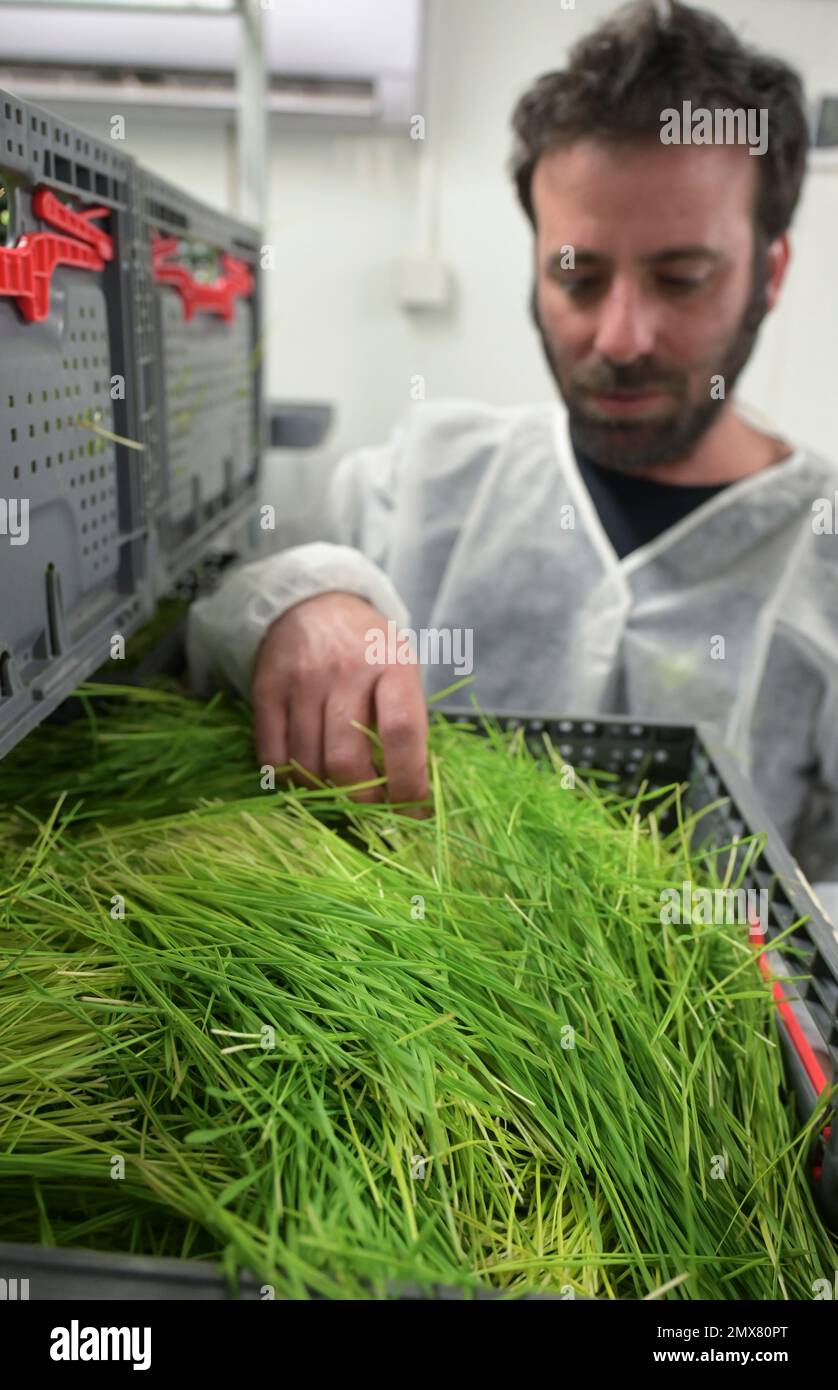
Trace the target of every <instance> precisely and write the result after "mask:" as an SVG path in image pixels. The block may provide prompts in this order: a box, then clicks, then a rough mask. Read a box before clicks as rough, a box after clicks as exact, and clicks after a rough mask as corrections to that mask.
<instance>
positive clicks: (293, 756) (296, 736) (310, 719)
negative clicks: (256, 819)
mask: <svg viewBox="0 0 838 1390" xmlns="http://www.w3.org/2000/svg"><path fill="white" fill-rule="evenodd" d="M288 760H289V762H291V761H293V762H297V763H299V764H300V766H301V767H302V768H304V769H305V771H306V772H308V773H310V774H311V776H312V777H314V778H317V779H318V780H322V778H323V776H324V771H325V770H324V767H323V697H322V695H320V694H315V693H314V692H311V691H306V692H305V693H302V692H299V693H297V694H295V695H292V696H291V699H290V701H289V706H288ZM295 780H302V781H303V782H306V781H307V779H305V778H300V776H299V774H297V777H296V778H295Z"/></svg>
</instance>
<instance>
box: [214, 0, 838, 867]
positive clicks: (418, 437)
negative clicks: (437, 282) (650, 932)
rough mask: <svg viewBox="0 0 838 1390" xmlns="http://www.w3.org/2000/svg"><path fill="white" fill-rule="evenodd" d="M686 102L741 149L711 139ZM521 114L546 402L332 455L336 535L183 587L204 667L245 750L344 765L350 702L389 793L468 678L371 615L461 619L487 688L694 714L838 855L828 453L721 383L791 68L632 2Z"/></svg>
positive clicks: (761, 266) (429, 420) (771, 237)
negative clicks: (234, 703)
mask: <svg viewBox="0 0 838 1390" xmlns="http://www.w3.org/2000/svg"><path fill="white" fill-rule="evenodd" d="M687 102H689V103H690V106H689V108H687V107H685V105H684V104H685V103H687ZM702 111H704V112H706V113H708V114H709V115H711V116H712V115H713V113H722V116H723V121H724V124H723V126H722V128H723V129H724V131H725V132H726V140H727V141H729V143H728V142H719V141H718V140H717V139H712V140H711V141H710V142H707V141H706V140H705V142H703V143H700V142H699V139H700V137H701V134H702V130H703V133H704V135H705V136H706V133H707V129H708V123H707V122H705V124H704V126H703V127H701V126H699V125H697V126H696V128H695V130H692V129H691V128H690V126H689V121H690V119H691V117H690V115H689V114H688V113H689V112H694V113H700V112H702ZM725 112H727V113H730V116H729V117H728V116H724V113H725ZM735 112H740V113H741V116H742V118H743V119H742V120H741V121H740V123H739V124H738V125H737V118H736V117H735V116H734V113H735ZM746 114H748V120H747V121H746V120H745V119H744V117H745V116H746ZM682 115H683V126H682V128H681V139H680V143H676V142H674V140H673V138H672V135H673V130H676V131H677V120H676V118H677V119H681V117H682ZM699 120H703V118H702V117H699ZM709 127H710V129H711V130H718V129H719V122H718V121H716V120H712V119H711V120H710V121H709ZM514 128H515V132H516V137H517V142H516V149H515V155H514V160H513V172H514V177H515V181H516V185H517V189H518V194H519V197H520V200H521V203H522V205H523V207H524V209H525V211H526V213H527V215H528V216H529V218H530V220H531V222H532V225H533V228H534V232H535V266H536V276H535V285H534V290H533V302H532V308H533V314H534V318H535V322H536V325H537V327H538V330H539V332H540V335H541V338H542V342H543V345H544V349H545V352H546V355H547V360H548V362H549V364H550V367H551V370H552V373H553V376H554V377H555V380H556V384H557V386H558V388H559V392H560V394H561V397H562V399H563V402H564V407H563V408H557V407H556V406H555V405H553V404H551V405H545V406H539V407H525V408H517V409H493V408H491V407H488V406H483V405H479V404H476V403H473V402H463V401H442V402H438V403H431V404H428V405H424V406H419V407H416V408H415V409H414V411H413V412H412V413H411V414H410V415H409V416H408V418H407V419H406V421H404V422H403V423H402V425H401V427H400V428H399V429H398V430H397V431H396V433H395V435H394V437H393V439H392V440H391V442H390V443H389V444H388V445H386V446H384V447H379V448H369V449H362V450H360V451H358V452H356V453H354V454H352V455H351V456H350V457H348V458H346V459H344V460H343V462H342V463H341V464H340V465H339V467H338V469H337V471H336V474H335V476H334V480H333V483H332V486H331V490H330V495H329V513H330V522H329V529H328V532H327V534H328V535H329V538H330V539H329V541H328V542H321V543H316V544H312V545H307V546H301V547H296V548H294V549H293V550H289V551H286V552H285V553H284V554H281V555H278V556H273V557H271V558H270V559H268V560H266V561H261V562H258V563H256V564H254V565H251V566H247V567H245V568H243V569H241V570H240V571H239V572H238V573H237V574H234V575H233V576H232V577H231V578H230V579H229V580H228V582H227V583H226V585H225V586H224V587H222V589H221V590H220V592H219V593H218V594H217V595H215V596H214V597H212V598H211V599H209V600H205V601H202V602H200V603H198V604H196V605H195V606H194V612H193V618H192V627H191V637H190V648H191V658H192V664H193V670H194V672H195V676H196V679H197V680H198V681H199V682H206V681H207V680H208V679H210V678H213V677H214V678H218V677H221V678H224V679H226V680H227V681H230V682H232V683H233V684H234V685H236V686H238V688H239V689H240V690H241V691H242V692H244V693H247V692H248V690H250V693H251V694H252V700H253V707H254V719H255V729H256V738H257V746H258V751H259V758H260V761H262V762H266V763H273V764H277V765H279V764H284V763H286V762H287V761H288V760H290V759H295V760H296V761H297V762H298V763H299V764H301V765H302V767H304V768H306V769H308V770H309V771H310V772H311V773H313V774H314V775H316V776H318V777H326V778H329V779H331V780H333V781H335V782H336V783H338V784H341V785H349V784H351V783H354V782H359V781H363V780H365V779H367V778H370V777H373V776H374V775H375V772H374V768H373V764H372V761H371V757H370V749H369V744H368V741H367V739H366V737H365V735H364V734H363V733H362V732H360V731H358V730H357V729H356V728H355V727H354V726H353V721H357V722H358V723H360V724H363V725H370V724H372V723H375V724H376V726H377V728H378V732H379V734H380V736H381V739H382V743H383V750H384V759H385V770H386V775H387V792H388V795H389V797H390V798H391V799H393V800H395V801H405V800H412V799H419V798H422V797H424V796H425V795H426V794H427V791H428V784H427V769H426V759H425V738H426V730H427V717H426V712H425V697H426V696H427V695H429V694H431V693H433V692H435V691H438V690H441V689H443V688H444V687H445V686H446V685H448V684H449V683H450V681H451V679H452V676H453V675H454V674H455V673H454V672H452V670H451V669H450V667H443V666H438V665H434V666H428V667H426V668H425V669H424V671H423V672H422V671H420V669H419V667H418V666H416V665H409V664H404V665H403V664H398V663H397V662H393V661H390V662H389V663H388V664H384V665H381V664H372V663H371V662H370V661H369V660H368V659H367V657H368V654H369V650H370V642H371V637H372V634H373V633H374V632H375V631H378V630H386V628H387V623H388V620H395V621H396V622H398V623H399V624H400V625H403V624H407V623H408V622H409V623H410V624H411V625H412V627H413V629H414V631H416V630H417V629H419V630H422V629H436V630H445V629H450V630H451V631H452V632H457V631H460V630H468V631H469V632H473V637H474V663H475V664H474V680H473V684H472V686H471V691H473V693H474V694H475V695H476V697H477V699H478V701H479V703H480V705H481V707H482V708H483V709H485V710H487V711H499V710H502V709H507V710H509V709H517V710H519V711H530V712H539V713H546V714H555V713H570V714H583V715H585V714H587V715H591V714H594V713H597V712H600V713H630V714H636V715H637V716H638V717H643V718H647V719H654V718H656V717H659V716H662V717H673V716H676V717H678V718H682V719H685V720H691V721H693V720H709V721H711V722H712V723H713V724H714V725H715V726H716V728H717V730H719V731H720V732H721V734H722V735H723V737H724V738H725V740H726V742H727V744H728V745H729V746H730V747H732V748H733V749H735V750H736V751H737V752H738V753H739V754H740V756H741V757H742V759H743V760H744V762H745V763H746V766H747V768H748V770H749V772H750V775H751V777H752V779H753V781H754V783H755V784H756V787H757V789H758V790H759V792H760V793H761V795H762V797H763V799H764V802H765V804H766V807H767V808H768V810H769V813H770V814H771V815H772V817H773V819H774V820H775V822H776V823H777V824H778V827H779V829H780V830H781V832H782V833H783V834H784V835H785V836H786V838H787V839H788V840H789V842H790V843H791V845H792V848H793V849H794V851H795V853H796V854H797V857H798V859H799V860H800V862H801V864H802V865H803V867H804V869H806V870H807V871H808V873H809V875H810V877H811V878H812V879H814V880H822V879H829V880H831V879H838V539H836V537H834V536H832V535H829V534H819V533H818V530H819V528H817V527H816V526H815V524H814V513H813V507H814V508H817V504H818V499H831V498H832V497H833V496H834V495H836V493H838V469H836V468H835V467H833V466H831V465H830V464H828V463H826V462H823V461H821V460H819V459H817V458H814V457H813V456H812V455H811V454H808V453H807V452H805V451H804V450H802V449H798V448H795V447H793V446H792V445H791V444H789V443H787V442H786V441H784V440H782V439H779V438H776V437H775V436H774V435H772V434H770V433H767V432H765V431H764V430H763V429H761V428H759V427H758V426H757V425H756V424H754V423H752V422H750V421H749V420H747V419H746V418H745V416H744V415H743V414H742V413H741V412H740V411H738V410H737V409H736V408H735V407H734V405H733V403H732V400H731V395H732V390H733V386H734V383H735V381H736V379H737V377H738V375H739V372H740V371H741V369H742V367H743V366H744V364H745V362H746V361H747V359H748V357H749V355H750V353H751V351H752V348H753V345H754V342H755V339H756V335H757V331H758V328H759V324H760V322H761V320H762V318H763V316H764V315H765V313H767V312H768V311H769V310H770V309H771V308H773V306H774V304H775V303H776V302H777V298H778V295H779V293H780V288H781V285H782V282H783V278H784V275H785V272H786V267H787V264H788V260H789V245H788V239H787V231H788V227H789V224H790V221H791V218H792V214H793V212H794V208H795V205H796V202H797V198H798V194H799V190H800V184H801V180H802V176H803V172H804V166H805V158H806V147H807V134H806V120H805V114H804V109H803V102H802V93H801V89H800V84H799V81H798V79H797V77H796V76H795V75H794V74H793V73H792V72H791V71H790V69H788V68H787V67H786V66H785V65H784V64H782V63H781V62H778V61H775V60H774V59H772V58H768V57H765V56H762V55H759V54H756V53H753V52H751V51H750V50H747V49H746V48H744V47H743V46H742V45H741V44H740V43H739V41H738V40H737V39H736V37H735V36H734V35H733V34H732V33H731V31H730V30H729V29H728V28H727V27H726V26H725V25H724V24H723V23H722V22H721V21H720V20H718V19H716V18H715V17H713V16H711V15H709V14H707V13H705V12H703V11H700V10H693V9H691V8H688V7H686V6H684V5H682V4H680V3H676V0H671V3H668V4H657V5H656V4H652V3H650V2H649V0H641V3H635V4H632V5H629V6H627V7H626V8H625V9H624V10H622V11H620V12H619V13H618V14H617V15H615V16H614V17H613V18H612V19H611V20H610V21H609V22H608V23H606V24H605V25H603V26H602V27H601V28H599V29H598V30H597V31H596V32H595V33H593V34H591V35H590V36H589V37H588V38H587V39H585V40H584V41H583V42H582V43H581V44H580V45H579V46H578V47H577V49H576V50H575V51H574V53H573V55H572V58H571V62H570V64H569V66H568V67H567V69H565V70H564V71H562V72H557V73H551V74H548V75H547V76H545V77H542V78H541V79H540V81H539V82H537V83H536V84H535V86H534V87H533V88H532V89H531V90H530V91H529V92H527V93H526V94H525V95H524V97H523V98H522V100H521V101H520V103H519V105H518V108H517V110H516V112H515V115H514ZM758 129H759V130H760V131H761V132H762V135H763V136H765V134H766V131H767V139H762V140H761V141H760V145H759V147H758V146H757V141H756V140H755V139H750V138H746V139H743V138H739V139H737V138H735V137H736V135H737V131H738V133H739V136H740V137H742V135H743V133H746V134H747V132H748V131H750V132H751V134H753V135H756V133H757V131H758ZM693 135H695V136H696V138H695V139H693V138H692V136H693ZM688 136H689V142H687V137H688ZM752 150H753V153H752ZM422 677H424V689H423V684H422ZM359 794H360V795H366V796H371V795H377V794H378V793H373V792H370V791H366V792H363V793H359Z"/></svg>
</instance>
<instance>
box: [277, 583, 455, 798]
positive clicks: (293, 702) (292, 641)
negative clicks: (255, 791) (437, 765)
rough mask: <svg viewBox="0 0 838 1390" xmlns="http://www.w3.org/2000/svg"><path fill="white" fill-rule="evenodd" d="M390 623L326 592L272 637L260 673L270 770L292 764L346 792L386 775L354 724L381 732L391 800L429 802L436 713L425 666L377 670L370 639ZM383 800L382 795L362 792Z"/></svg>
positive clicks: (356, 601) (362, 604)
mask: <svg viewBox="0 0 838 1390" xmlns="http://www.w3.org/2000/svg"><path fill="white" fill-rule="evenodd" d="M370 628H377V629H381V630H383V631H385V632H386V630H387V620H386V618H384V617H383V616H382V614H381V613H379V612H378V610H377V609H376V608H373V606H372V604H370V603H367V601H366V600H365V599H362V598H358V597H357V596H356V595H355V594H345V593H328V594H318V595H317V597H316V598H310V599H305V600H304V601H303V602H302V603H297V604H295V605H294V607H293V608H289V609H288V611H287V612H286V613H283V615H282V617H281V618H277V620H276V622H274V623H272V624H271V626H270V627H269V628H268V631H267V632H266V634H265V637H264V639H263V641H262V644H261V646H260V648H259V651H258V652H257V654H256V661H255V664H254V668H253V681H252V692H251V693H252V698H253V711H254V732H255V737H256V747H257V752H258V755H259V760H260V762H261V763H262V764H268V763H269V764H271V765H272V766H274V767H279V766H282V765H283V764H285V763H288V762H291V760H292V759H293V760H294V761H295V762H297V763H299V764H300V766H301V767H303V768H305V770H306V771H307V772H309V773H311V774H312V775H313V776H314V777H316V778H319V779H322V780H326V781H331V782H333V783H335V784H336V785H337V786H348V785H349V784H351V783H353V782H365V781H367V780H368V779H370V778H374V777H376V776H378V775H379V774H378V773H377V772H376V769H375V766H374V764H373V761H372V756H371V745H370V740H369V738H368V737H367V735H366V734H365V733H363V732H362V730H360V729H356V728H353V725H352V721H353V720H356V721H357V723H359V724H363V725H365V726H366V727H367V728H370V727H372V726H375V728H376V729H377V731H378V736H379V738H380V739H381V742H382V745H383V749H384V770H385V773H386V776H387V799H388V800H389V801H394V802H400V801H421V800H423V799H424V798H425V797H427V796H428V795H429V788H428V769H427V736H428V714H427V709H426V706H425V697H424V694H423V691H422V683H421V680H420V676H419V667H418V666H417V665H404V666H401V665H389V664H388V665H383V666H382V665H372V664H371V663H369V662H368V661H367V660H366V657H365V653H366V651H367V649H368V645H369V644H368V642H367V638H366V633H367V632H368V631H369V629H370ZM355 797H356V799H357V800H359V801H380V800H382V799H383V798H382V789H381V788H379V787H373V788H369V789H367V790H366V791H361V792H357V793H355Z"/></svg>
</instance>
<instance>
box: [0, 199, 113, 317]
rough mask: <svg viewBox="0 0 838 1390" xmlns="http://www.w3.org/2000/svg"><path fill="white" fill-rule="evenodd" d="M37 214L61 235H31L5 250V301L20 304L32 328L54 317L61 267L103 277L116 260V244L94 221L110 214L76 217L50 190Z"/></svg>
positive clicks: (0, 289)
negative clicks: (56, 278)
mask: <svg viewBox="0 0 838 1390" xmlns="http://www.w3.org/2000/svg"><path fill="white" fill-rule="evenodd" d="M32 211H33V212H34V214H35V216H36V217H37V218H38V219H39V221H41V222H47V223H48V224H49V225H50V226H52V227H56V228H58V231H56V232H29V233H26V234H24V235H23V236H22V237H20V239H19V240H18V242H17V245H16V246H4V247H0V296H5V297H6V298H8V299H14V300H15V301H16V303H17V307H18V308H19V310H20V312H21V314H22V315H23V317H24V319H25V320H26V322H27V323H42V322H43V321H44V319H46V318H47V317H48V316H49V299H50V291H51V288H52V276H53V271H54V270H55V267H56V266H58V265H71V266H75V267H76V269H78V270H94V271H101V270H104V268H105V263H106V261H111V260H113V255H114V248H113V238H112V237H110V236H109V235H108V233H107V232H104V231H103V230H102V228H101V227H97V226H95V225H94V219H96V218H99V217H104V216H106V215H107V213H108V209H107V208H100V207H94V208H87V209H85V211H84V212H76V211H74V210H73V208H68V207H67V205H66V203H62V202H60V200H59V199H58V198H56V196H55V194H54V193H50V191H49V189H47V188H39V189H37V190H36V192H35V193H34V194H33V195H32Z"/></svg>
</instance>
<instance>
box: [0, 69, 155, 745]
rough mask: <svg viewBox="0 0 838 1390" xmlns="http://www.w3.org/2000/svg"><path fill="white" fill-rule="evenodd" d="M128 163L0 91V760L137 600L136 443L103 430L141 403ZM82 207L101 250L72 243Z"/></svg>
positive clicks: (130, 423) (129, 422) (67, 688)
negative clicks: (55, 254)
mask: <svg viewBox="0 0 838 1390" xmlns="http://www.w3.org/2000/svg"><path fill="white" fill-rule="evenodd" d="M131 172H132V166H131V161H130V159H129V158H128V157H127V156H126V155H125V154H124V153H122V152H121V151H120V150H119V148H118V146H116V145H111V144H109V143H107V142H102V141H99V140H95V139H93V138H92V137H91V136H89V135H87V134H84V133H82V132H81V131H78V130H76V129H75V128H74V127H73V126H71V125H68V124H67V122H66V121H62V120H59V119H57V118H56V117H53V116H51V115H50V114H49V112H47V111H43V110H41V109H40V108H38V107H36V106H33V105H31V104H30V103H28V102H24V101H21V100H19V99H18V98H16V97H14V96H12V95H11V94H9V93H6V92H3V91H0V186H2V194H0V289H2V292H0V499H2V502H3V506H2V508H0V521H2V522H3V525H2V527H0V595H2V604H0V755H2V753H3V752H5V751H7V750H8V749H9V748H10V747H12V746H13V745H14V744H15V743H17V742H18V741H19V739H21V738H22V737H23V736H24V735H25V734H26V733H27V732H28V730H29V729H30V728H32V727H33V726H34V725H35V724H36V723H38V722H39V721H40V720H41V719H42V718H43V717H44V715H45V714H46V713H48V712H49V710H51V709H52V708H54V707H55V706H56V705H57V704H58V703H59V702H60V701H61V700H62V699H63V698H64V697H65V696H66V695H67V694H69V693H70V692H71V691H72V690H73V689H74V688H75V687H76V686H77V685H78V683H79V682H80V681H81V680H83V679H84V678H85V677H87V676H88V675H89V674H90V673H91V672H92V671H93V670H95V668H96V667H97V666H99V665H100V664H101V663H102V661H103V660H104V659H105V658H106V657H107V655H108V651H109V640H110V638H111V636H112V635H113V634H115V633H122V634H123V635H126V636H127V635H128V634H129V633H130V632H131V631H133V630H134V628H136V627H137V626H138V625H139V623H140V622H141V621H142V619H143V617H144V616H146V615H147V613H148V612H149V611H150V601H151V600H150V592H149V585H148V582H147V574H148V564H147V539H146V536H145V534H144V529H143V523H142V508H141V485H142V484H141V476H140V468H139V465H138V462H137V460H138V454H137V452H136V451H134V450H131V449H130V448H129V447H128V446H127V445H125V444H123V443H120V442H117V441H116V439H115V438H114V436H119V438H120V439H123V440H124V439H129V440H137V437H138V434H139V429H140V415H141V413H142V410H143V402H142V399H141V395H140V393H139V391H138V389H137V373H136V369H135V363H134V350H133V319H132V316H133V311H134V303H135V295H134V291H133V283H132V274H133V271H132V258H131V255H130V249H131V246H132V243H133V228H132V209H131ZM52 200H54V201H52ZM94 208H100V209H103V210H104V215H103V216H101V217H98V218H96V219H95V220H93V219H89V220H88V221H87V223H86V225H87V226H88V227H90V228H98V229H100V230H101V232H104V233H105V234H106V236H107V237H108V238H110V243H111V246H110V247H109V250H110V251H112V258H111V259H106V257H105V255H104V253H102V254H99V252H98V251H97V250H96V248H95V247H93V250H94V253H95V254H94V255H93V256H91V244H92V242H93V241H94V240H95V233H93V234H92V235H91V236H90V237H89V239H88V240H87V241H85V240H84V230H83V229H84V226H85V223H84V222H82V223H81V224H80V222H79V220H78V216H79V214H80V213H84V212H85V211H90V210H92V209H94ZM67 214H69V216H67ZM62 222H63V223H64V225H61V224H62ZM21 238H24V239H25V241H24V249H25V248H26V246H27V244H28V247H29V253H28V254H21ZM48 238H52V241H51V242H49V241H48ZM59 245H60V250H59V254H60V257H61V260H60V261H59V262H58V263H56V264H55V265H54V268H52V270H51V273H49V274H41V271H42V270H43V268H44V259H45V258H46V259H47V260H49V259H50V258H51V251H50V247H51V248H52V251H55V249H56V247H57V246H59ZM101 246H102V243H101V242H99V251H101ZM79 248H81V250H79ZM9 252H12V253H13V254H11V255H10V254H9ZM35 257H37V260H35V259H34V258H35ZM68 259H69V260H70V261H71V262H73V263H69V264H68V263H62V262H65V261H67V260H68ZM97 261H98V264H97V263H96V262H97ZM33 267H35V268H37V274H36V275H35V276H34V277H33V275H32V269H33ZM35 284H37V293H38V294H39V295H40V296H41V305H40V306H38V305H37V304H36V301H35V299H34V298H33V297H32V296H31V295H29V294H28V286H29V285H35ZM15 291H17V292H15ZM117 379H120V380H121V382H122V383H123V384H122V386H120V384H119V380H117ZM24 508H26V509H28V525H22V524H21V523H22V522H23V520H24V516H25V512H24V511H23V509H24ZM12 530H15V531H16V532H17V534H16V535H15V536H13V535H12V534H11V532H12ZM13 541H14V543H13Z"/></svg>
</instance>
